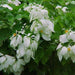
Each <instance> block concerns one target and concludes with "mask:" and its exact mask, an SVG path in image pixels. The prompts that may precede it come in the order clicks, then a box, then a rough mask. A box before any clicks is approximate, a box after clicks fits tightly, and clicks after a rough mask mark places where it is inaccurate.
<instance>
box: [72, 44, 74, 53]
mask: <svg viewBox="0 0 75 75" xmlns="http://www.w3.org/2000/svg"><path fill="white" fill-rule="evenodd" d="M72 51H73V53H74V54H75V45H74V46H72Z"/></svg>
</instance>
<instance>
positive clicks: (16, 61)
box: [0, 0, 54, 75]
mask: <svg viewBox="0 0 75 75" xmlns="http://www.w3.org/2000/svg"><path fill="white" fill-rule="evenodd" d="M16 1H17V0H16ZM9 2H12V1H11V0H9ZM16 5H17V4H16ZM24 10H25V11H28V12H29V13H30V15H29V16H30V23H31V22H32V25H31V27H30V31H31V33H32V34H34V35H32V34H31V33H29V34H27V35H26V34H25V30H24V32H22V31H18V34H17V33H14V34H13V36H12V37H11V38H10V40H11V42H10V46H11V47H12V48H13V49H14V50H15V51H16V58H15V57H11V56H9V55H3V54H2V55H3V56H1V57H0V70H5V71H7V70H8V69H9V70H10V71H11V72H13V73H14V74H15V75H20V74H21V72H22V70H23V66H24V65H25V64H26V63H28V62H29V61H30V59H31V58H33V59H35V58H34V55H35V51H36V50H37V48H38V41H39V40H40V37H42V38H43V39H44V40H46V41H50V40H51V38H50V37H51V35H52V32H54V24H53V23H52V22H51V21H50V20H49V16H48V11H47V10H46V9H44V7H43V6H41V5H38V4H29V6H28V7H24ZM19 33H21V35H20V34H19ZM22 33H23V36H22ZM24 35H25V36H24Z"/></svg>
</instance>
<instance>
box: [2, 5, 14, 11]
mask: <svg viewBox="0 0 75 75" xmlns="http://www.w3.org/2000/svg"><path fill="white" fill-rule="evenodd" d="M1 6H2V7H4V8H8V9H9V10H13V8H12V7H10V6H9V5H8V4H3V5H1Z"/></svg>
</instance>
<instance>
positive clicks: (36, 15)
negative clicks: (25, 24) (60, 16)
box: [30, 9, 49, 22]
mask: <svg viewBox="0 0 75 75" xmlns="http://www.w3.org/2000/svg"><path fill="white" fill-rule="evenodd" d="M48 18H49V17H48V11H47V10H45V9H42V10H41V9H33V10H31V12H30V22H31V21H32V20H35V19H48Z"/></svg>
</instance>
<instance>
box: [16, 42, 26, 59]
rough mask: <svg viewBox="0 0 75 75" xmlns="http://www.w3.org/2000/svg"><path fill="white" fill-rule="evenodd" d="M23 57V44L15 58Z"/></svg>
mask: <svg viewBox="0 0 75 75" xmlns="http://www.w3.org/2000/svg"><path fill="white" fill-rule="evenodd" d="M24 55H25V48H24V44H23V43H22V44H20V45H19V47H18V50H17V58H20V57H23V56H24Z"/></svg>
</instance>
